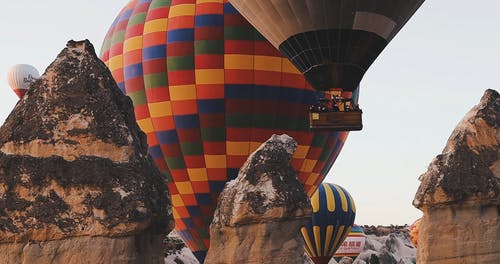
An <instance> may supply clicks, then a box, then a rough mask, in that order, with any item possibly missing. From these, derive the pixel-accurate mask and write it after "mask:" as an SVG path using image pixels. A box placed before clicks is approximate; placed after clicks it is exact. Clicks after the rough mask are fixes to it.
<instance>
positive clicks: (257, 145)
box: [248, 141, 262, 154]
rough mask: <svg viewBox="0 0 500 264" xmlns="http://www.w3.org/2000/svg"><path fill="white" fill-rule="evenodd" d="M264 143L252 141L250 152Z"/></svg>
mask: <svg viewBox="0 0 500 264" xmlns="http://www.w3.org/2000/svg"><path fill="white" fill-rule="evenodd" d="M261 145H262V142H254V141H252V142H250V151H249V152H248V153H249V154H250V153H252V152H254V151H256V150H257V149H258V148H259V147H260V146H261Z"/></svg>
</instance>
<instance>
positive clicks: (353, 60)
mask: <svg viewBox="0 0 500 264" xmlns="http://www.w3.org/2000/svg"><path fill="white" fill-rule="evenodd" d="M230 2H231V3H232V4H233V5H234V6H235V7H236V9H237V10H238V11H240V12H241V14H242V15H243V16H244V17H245V18H247V19H248V21H250V23H251V24H252V25H254V26H255V27H256V28H257V29H258V30H259V32H260V33H262V35H264V36H265V37H266V38H267V39H268V40H269V41H270V42H271V43H272V44H273V45H274V47H276V48H278V49H279V50H280V51H281V52H283V54H285V55H286V56H287V57H288V58H290V59H291V61H292V62H293V63H294V65H295V66H297V68H298V69H299V70H300V71H301V72H302V73H303V74H304V75H305V76H306V78H307V80H308V81H309V82H310V84H311V85H312V86H313V87H314V88H316V89H321V90H328V89H331V88H343V89H346V90H353V89H355V88H356V87H357V86H358V84H359V82H360V81H361V79H362V78H363V75H364V74H365V72H366V71H367V70H368V68H369V67H370V65H371V64H372V63H373V62H374V61H375V59H376V58H377V56H378V55H379V54H380V53H381V52H382V50H383V49H384V48H385V46H387V44H388V43H389V42H390V41H391V40H392V38H394V36H395V35H396V34H397V33H398V32H399V30H401V28H402V27H403V26H404V24H405V23H406V22H407V21H408V20H409V19H410V17H411V16H412V15H413V14H414V13H415V11H417V9H418V8H419V7H420V5H421V4H422V3H423V2H424V0H314V1H311V0H275V1H249V0H230Z"/></svg>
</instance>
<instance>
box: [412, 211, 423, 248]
mask: <svg viewBox="0 0 500 264" xmlns="http://www.w3.org/2000/svg"><path fill="white" fill-rule="evenodd" d="M421 222H422V218H419V219H417V220H415V222H413V224H411V225H410V239H411V242H412V243H413V245H415V247H418V232H419V231H420V223H421Z"/></svg>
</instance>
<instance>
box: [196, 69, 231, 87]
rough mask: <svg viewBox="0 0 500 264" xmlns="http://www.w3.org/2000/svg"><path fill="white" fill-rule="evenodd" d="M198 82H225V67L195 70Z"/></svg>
mask: <svg viewBox="0 0 500 264" xmlns="http://www.w3.org/2000/svg"><path fill="white" fill-rule="evenodd" d="M195 74H196V83H197V84H224V69H201V70H195Z"/></svg>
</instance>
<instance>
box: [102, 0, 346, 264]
mask: <svg viewBox="0 0 500 264" xmlns="http://www.w3.org/2000/svg"><path fill="white" fill-rule="evenodd" d="M101 58H102V60H103V61H104V62H105V63H106V65H107V66H108V67H109V69H110V70H111V73H112V74H113V76H114V78H115V80H116V82H117V83H118V85H119V87H120V88H121V89H122V90H123V91H124V92H125V93H126V94H127V95H128V96H130V97H131V98H132V100H133V102H134V108H135V114H136V118H137V122H138V123H139V125H140V127H141V128H142V130H143V131H144V132H145V133H146V134H147V136H148V144H149V152H150V153H151V155H152V156H153V158H154V160H155V162H156V165H157V166H158V168H159V169H160V171H162V172H163V174H164V175H165V179H166V182H167V184H168V187H169V190H170V194H171V197H172V203H173V214H174V218H175V224H176V226H175V230H176V231H177V233H178V234H179V235H180V236H181V237H182V239H183V240H184V241H185V242H186V244H187V245H188V247H189V248H190V249H191V250H192V251H193V252H194V253H195V255H196V256H197V258H198V259H200V260H201V261H202V260H203V259H204V256H205V253H206V250H207V249H208V247H209V241H210V238H209V225H210V223H211V221H212V216H213V212H214V210H215V207H216V205H217V199H218V196H219V193H220V192H221V191H222V189H223V188H224V184H225V183H226V182H227V181H228V180H231V179H234V178H235V177H236V176H237V174H238V170H239V168H240V166H241V165H242V164H243V163H244V161H245V160H246V159H247V157H248V155H249V154H250V153H251V152H253V151H254V150H255V149H256V148H257V147H258V146H259V145H260V144H261V143H263V142H264V141H266V140H267V139H268V138H269V137H270V136H271V135H272V134H282V133H286V134H288V135H290V136H292V137H293V138H295V139H296V140H297V142H298V148H297V151H296V152H295V154H294V156H293V159H292V161H291V162H292V165H293V167H294V168H295V169H297V171H298V172H299V178H300V181H301V182H302V183H303V184H304V187H305V190H306V192H307V193H308V194H310V195H311V194H312V193H313V192H314V191H315V190H316V188H317V186H318V185H319V184H320V183H321V181H322V180H323V178H324V177H325V175H326V174H327V172H328V171H329V169H330V168H331V167H332V164H333V162H334V161H335V159H336V158H337V156H338V154H339V152H340V150H341V148H342V146H343V144H344V141H345V139H346V137H347V132H332V131H311V130H310V129H309V123H308V122H309V120H308V108H309V105H311V104H313V103H314V102H315V93H314V90H313V89H312V88H311V87H310V86H309V85H308V84H307V83H306V81H305V80H304V78H303V76H302V75H301V73H300V72H299V71H298V70H297V69H296V68H295V67H294V66H293V65H292V64H291V63H290V62H289V60H288V59H286V58H284V57H283V56H282V55H281V54H280V52H279V51H278V50H276V49H275V48H274V47H273V46H272V45H271V44H270V43H269V42H268V41H266V40H265V39H264V38H263V37H262V36H261V35H260V34H259V33H258V32H257V31H256V30H255V29H254V28H253V27H252V26H251V25H250V24H249V23H248V22H247V21H246V20H245V19H244V18H243V17H242V16H241V15H240V14H239V13H238V12H237V11H236V10H235V9H234V8H233V7H232V6H231V4H229V3H228V2H227V0H198V1H196V0H153V1H147V0H141V1H131V2H129V3H128V4H127V5H126V6H125V7H124V8H123V10H122V11H121V12H120V13H119V15H118V17H117V18H116V19H115V21H114V22H113V24H112V25H111V28H110V29H109V32H108V34H107V35H106V38H105V40H104V44H103V47H102V51H101Z"/></svg>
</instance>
